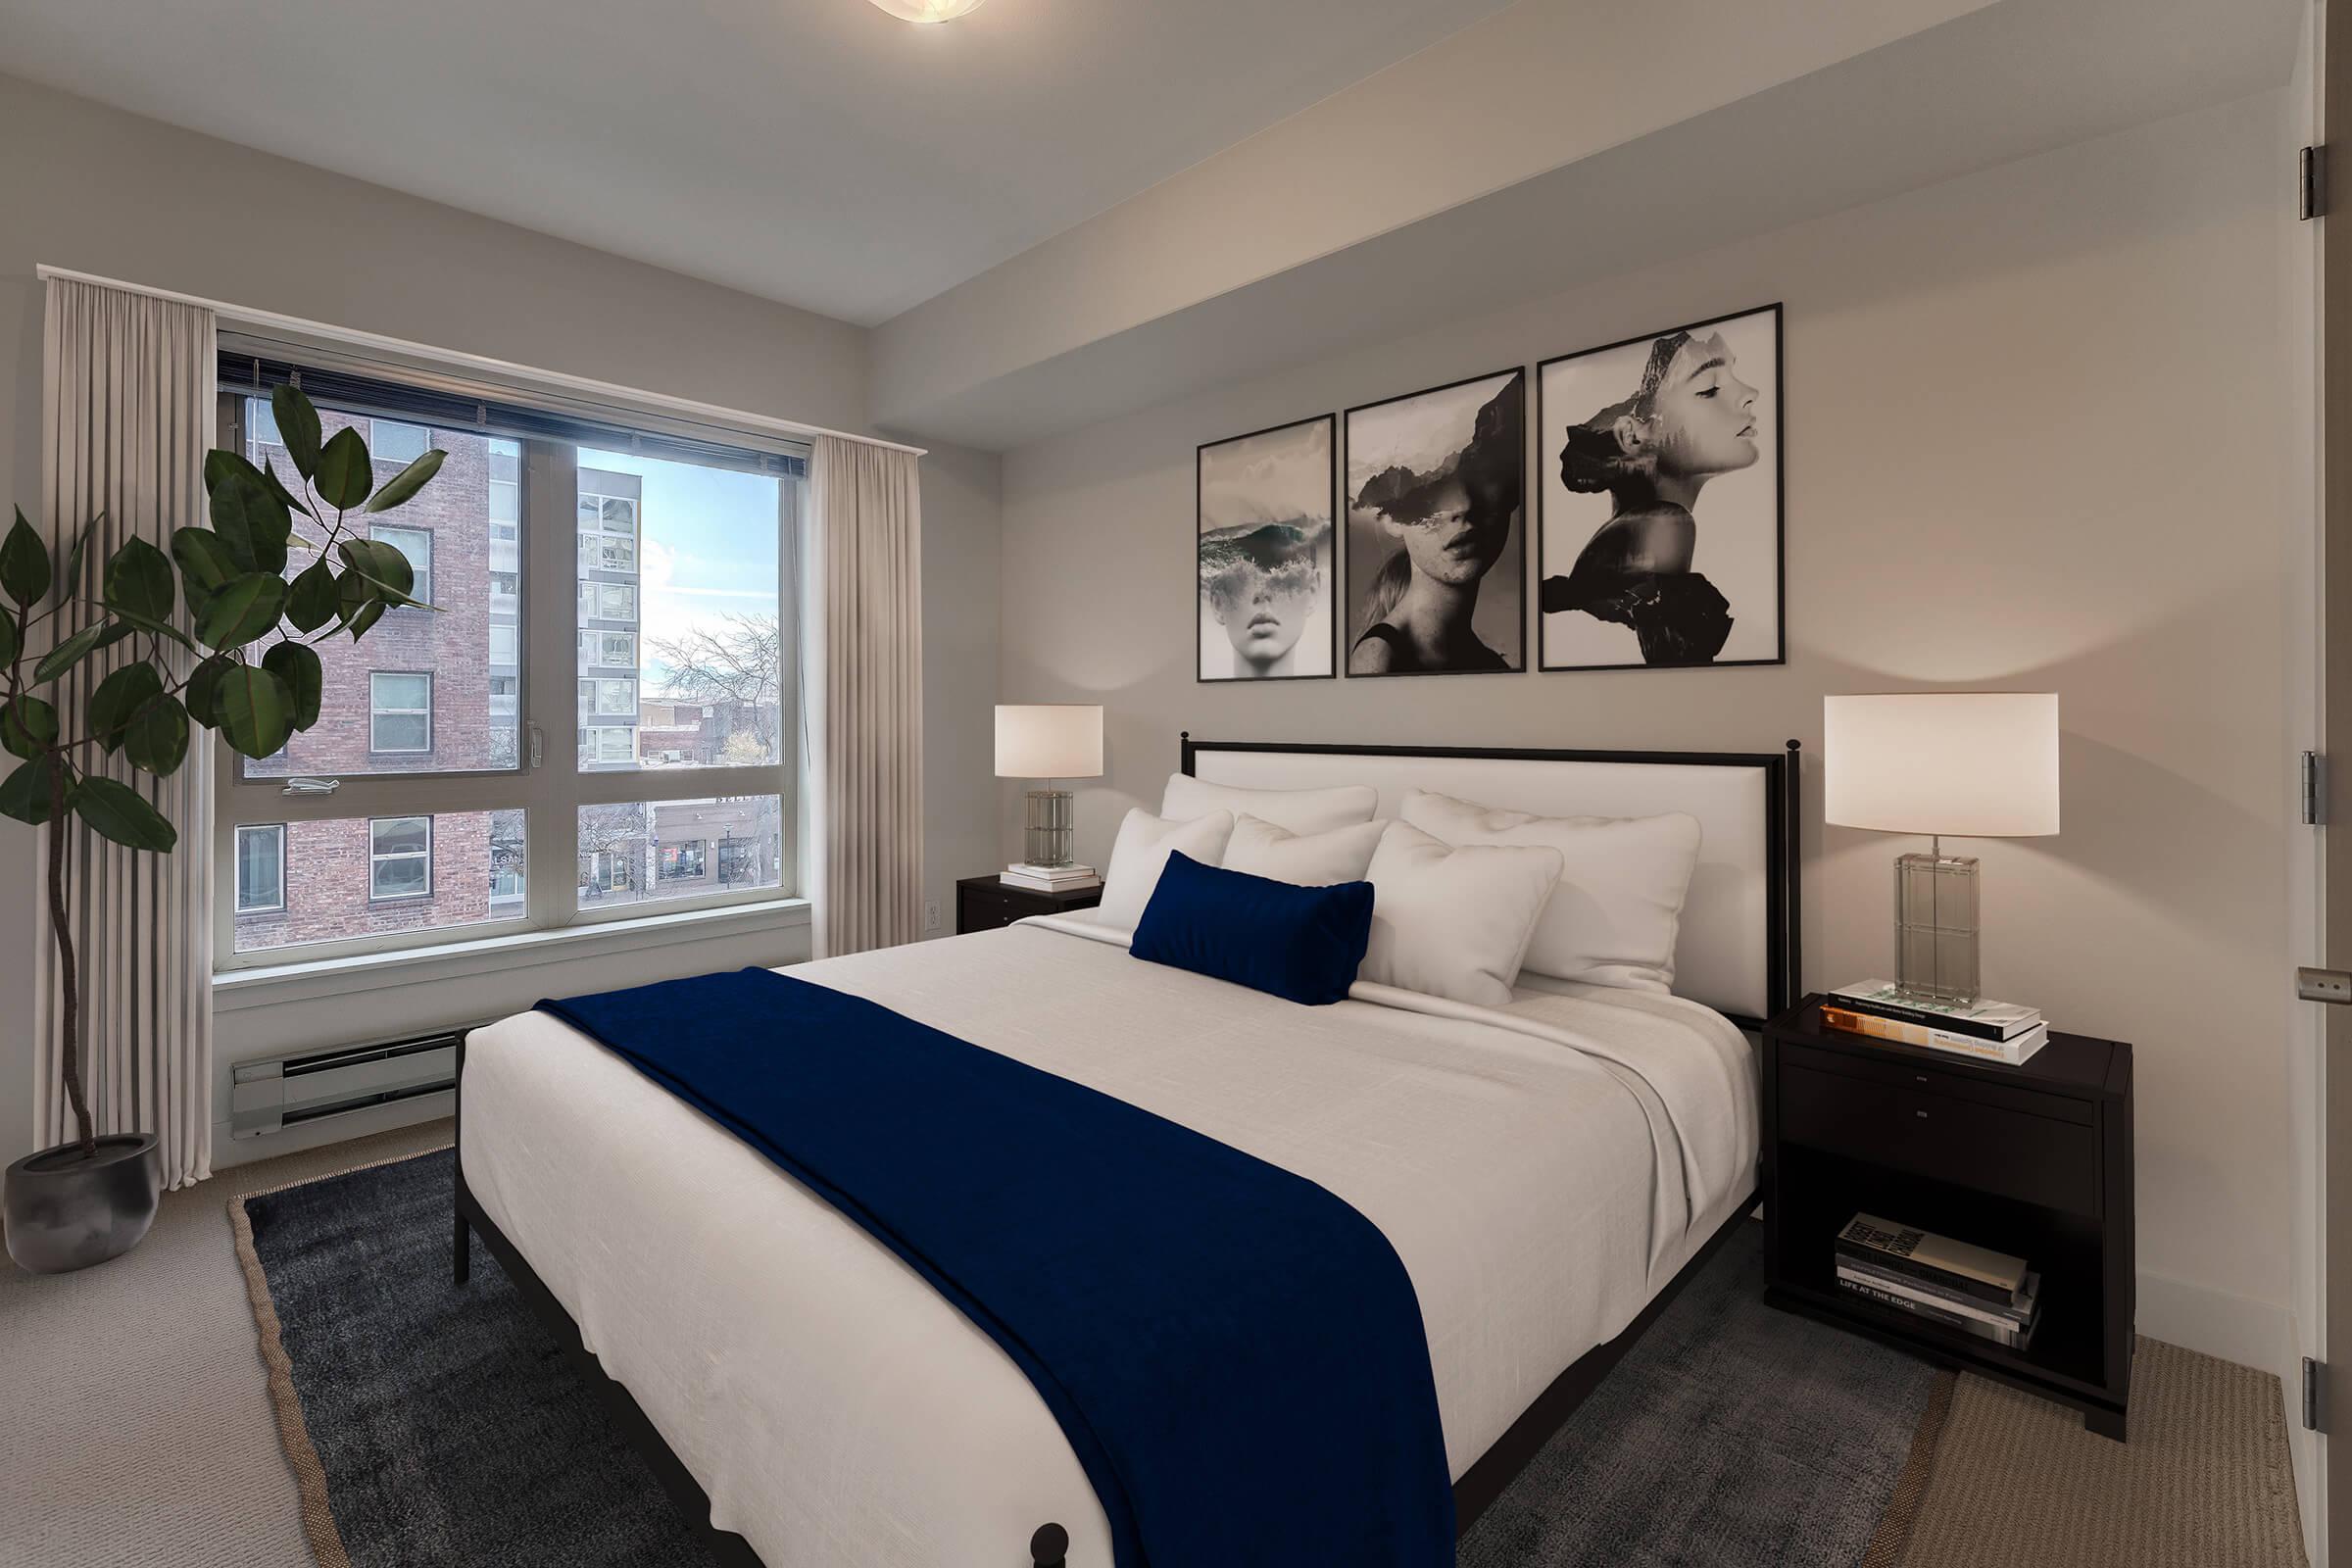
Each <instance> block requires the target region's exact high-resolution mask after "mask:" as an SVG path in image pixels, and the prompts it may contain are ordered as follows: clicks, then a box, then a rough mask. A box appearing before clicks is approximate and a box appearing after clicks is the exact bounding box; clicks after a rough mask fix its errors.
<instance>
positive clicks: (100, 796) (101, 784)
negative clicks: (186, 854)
mask: <svg viewBox="0 0 2352 1568" xmlns="http://www.w3.org/2000/svg"><path fill="white" fill-rule="evenodd" d="M73 809H74V811H75V812H76V813H77V814H79V816H80V817H81V819H82V820H83V821H84V822H87V823H88V824H89V825H90V831H92V832H93V833H96V834H97V835H98V836H99V837H100V838H108V839H113V840H114V841H115V842H116V843H117V844H121V845H124V846H127V847H128V848H130V849H134V850H154V851H157V852H158V853H159V854H160V853H161V852H163V851H166V850H169V849H171V848H172V846H173V845H174V844H177V843H178V842H179V830H178V829H177V828H175V827H173V826H172V824H171V823H169V822H167V821H165V820H164V813H163V812H161V811H159V810H157V809H155V808H154V807H152V806H150V805H148V804H147V798H146V797H145V796H143V795H141V794H140V793H139V792H138V791H137V790H134V789H132V788H131V787H130V786H129V785H127V784H123V783H118V782H117V781H116V780H114V779H111V778H99V777H95V776H93V777H90V778H85V779H83V780H82V781H81V784H80V787H79V788H77V789H75V790H74V791H73Z"/></svg>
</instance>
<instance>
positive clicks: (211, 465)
mask: <svg viewBox="0 0 2352 1568" xmlns="http://www.w3.org/2000/svg"><path fill="white" fill-rule="evenodd" d="M238 478H246V479H251V480H252V481H253V482H254V483H255V484H263V483H265V482H266V481H265V480H264V479H263V478H262V470H261V469H259V468H257V467H255V466H253V463H252V460H251V459H249V458H247V457H246V456H245V454H243V453H242V452H231V451H230V450H229V449H228V448H226V447H215V448H213V450H212V451H210V452H207V453H206V454H205V455H204V492H205V494H206V495H211V494H212V493H213V492H214V491H216V490H218V489H220V488H221V486H222V485H225V484H228V483H229V482H231V481H232V480H235V479H238Z"/></svg>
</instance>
